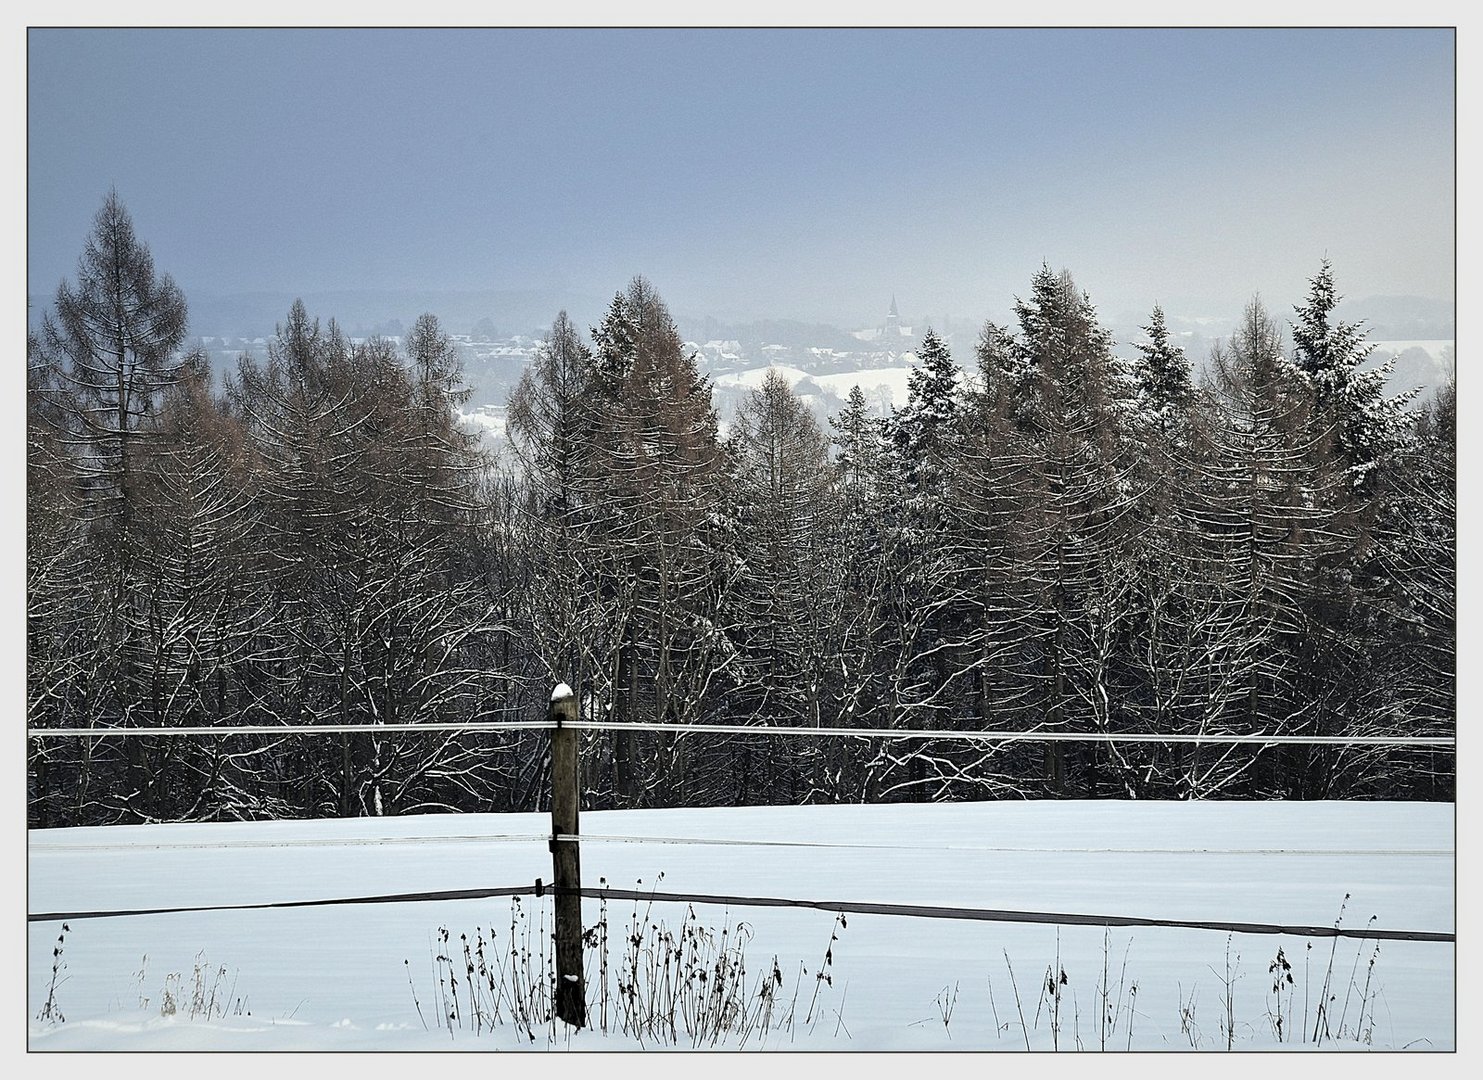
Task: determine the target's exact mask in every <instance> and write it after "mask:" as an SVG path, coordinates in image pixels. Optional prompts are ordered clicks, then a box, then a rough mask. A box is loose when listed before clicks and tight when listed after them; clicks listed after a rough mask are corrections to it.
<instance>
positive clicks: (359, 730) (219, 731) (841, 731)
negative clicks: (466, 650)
mask: <svg viewBox="0 0 1483 1080" xmlns="http://www.w3.org/2000/svg"><path fill="white" fill-rule="evenodd" d="M566 726H567V727H568V728H575V729H577V730H580V731H666V732H672V733H675V734H680V735H698V734H702V733H710V734H722V735H782V736H794V737H804V738H853V739H861V738H863V739H931V740H935V741H939V742H974V743H984V742H988V743H1008V742H1082V743H1193V744H1197V745H1198V744H1205V745H1238V744H1246V745H1253V746H1391V747H1432V748H1448V747H1455V746H1456V745H1457V737H1456V736H1455V735H1436V736H1431V735H1231V734H1208V735H1175V734H1166V735H1158V734H1151V733H1147V732H1110V731H935V730H933V729H931V728H849V727H780V726H776V725H767V724H670V723H658V722H654V723H643V722H626V723H617V722H608V721H602V720H578V721H575V722H571V723H568V724H567V725H566ZM555 729H556V725H555V724H553V723H551V722H550V721H547V720H530V721H519V720H512V721H488V722H479V721H469V722H466V723H427V724H258V725H224V726H221V727H91V728H75V727H74V728H27V729H26V737H27V738H30V739H55V738H102V739H113V738H146V737H149V738H158V737H172V736H218V737H225V736H229V735H294V736H301V735H344V734H366V735H384V734H389V733H392V732H407V733H416V732H432V731H455V732H467V733H478V732H486V731H554V730H555Z"/></svg>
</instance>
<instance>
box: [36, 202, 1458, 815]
mask: <svg viewBox="0 0 1483 1080" xmlns="http://www.w3.org/2000/svg"><path fill="white" fill-rule="evenodd" d="M1337 303H1338V296H1337V294H1336V292H1335V287H1334V281H1333V274H1332V271H1331V268H1330V267H1329V265H1328V264H1327V262H1324V263H1323V264H1321V265H1320V266H1319V267H1318V268H1317V271H1316V273H1315V275H1314V277H1313V278H1312V279H1311V282H1310V290H1309V292H1308V294H1307V296H1305V297H1303V298H1300V300H1299V302H1298V303H1297V304H1296V306H1295V307H1294V308H1293V309H1292V311H1293V314H1292V316H1291V317H1290V319H1289V320H1287V322H1286V326H1284V324H1283V323H1282V322H1279V321H1278V319H1277V318H1275V317H1274V316H1273V315H1272V314H1270V313H1269V312H1268V311H1267V310H1266V309H1265V308H1264V307H1263V305H1262V304H1261V303H1260V302H1259V301H1256V300H1253V301H1252V302H1251V303H1250V304H1249V305H1248V306H1247V308H1246V310H1245V312H1244V313H1243V315H1242V318H1241V321H1240V323H1239V327H1238V329H1237V330H1236V332H1235V333H1234V334H1232V335H1231V337H1230V338H1229V340H1224V341H1222V342H1220V343H1219V344H1218V345H1217V346H1216V347H1215V349H1214V351H1213V352H1212V354H1211V355H1210V356H1209V357H1208V358H1202V359H1208V363H1207V374H1205V375H1204V376H1202V377H1201V378H1200V379H1199V380H1198V381H1197V380H1195V378H1194V376H1193V375H1192V365H1191V361H1190V358H1189V357H1187V356H1185V355H1184V353H1183V352H1182V350H1181V349H1180V348H1179V347H1178V346H1177V345H1176V344H1175V343H1174V341H1173V340H1172V339H1171V335H1170V334H1169V332H1168V329H1167V327H1166V325H1165V322H1164V317H1163V314H1162V312H1161V311H1160V310H1159V309H1158V308H1157V307H1154V308H1153V310H1152V311H1151V313H1150V315H1149V318H1148V322H1147V325H1146V327H1145V328H1144V329H1145V333H1146V337H1145V338H1144V339H1143V340H1142V341H1140V342H1138V343H1136V344H1137V356H1136V358H1134V359H1131V360H1128V359H1121V358H1119V357H1117V356H1115V355H1114V350H1113V345H1114V343H1113V341H1112V338H1111V336H1110V334H1109V333H1108V331H1106V330H1105V329H1104V328H1103V327H1102V326H1101V325H1100V324H1099V322H1098V318H1097V315H1096V312H1095V310H1094V308H1093V306H1092V304H1091V302H1090V299H1089V298H1088V296H1087V295H1086V294H1085V293H1084V292H1082V291H1081V290H1080V289H1079V288H1078V287H1077V286H1076V284H1075V283H1074V281H1073V280H1072V278H1071V276H1070V274H1069V273H1067V272H1065V271H1061V272H1059V273H1058V272H1054V271H1052V270H1051V269H1050V268H1049V267H1048V266H1047V267H1042V268H1041V269H1040V270H1039V271H1038V272H1035V273H1034V274H1033V275H1032V276H1031V278H1030V282H1029V287H1028V290H1027V291H1026V293H1025V294H1024V296H1023V297H1022V298H1019V299H1017V300H1016V302H1015V304H1014V309H1013V310H1014V321H1013V324H1012V325H1005V326H999V325H994V324H993V323H989V324H986V325H985V326H984V327H983V330H982V333H981V334H980V336H979V339H978V342H977V345H976V348H975V349H974V353H973V355H972V356H971V357H968V358H966V359H965V358H955V357H954V356H952V355H951V353H950V351H949V349H948V347H947V346H946V345H945V344H944V342H943V341H942V340H941V339H940V338H939V337H938V335H937V334H935V333H934V332H933V331H932V330H928V331H927V332H926V333H925V334H924V335H923V336H922V338H921V339H920V344H919V346H918V348H917V349H916V353H917V356H918V363H917V367H916V370H915V372H914V373H913V375H912V377H911V382H910V388H909V396H908V399H907V400H906V402H905V403H904V405H902V406H901V407H899V408H896V409H893V410H891V411H890V413H889V415H886V416H881V415H878V414H877V413H875V412H874V411H873V410H872V409H870V408H869V407H868V406H867V403H866V399H865V397H864V395H862V394H861V393H860V392H859V391H858V390H856V391H855V392H854V393H853V394H852V395H851V396H850V399H849V401H848V403H847V405H846V407H845V408H844V409H843V410H841V411H840V412H839V413H838V415H836V416H834V417H832V418H830V420H829V423H828V425H827V428H826V427H824V426H821V425H820V423H819V422H818V421H817V420H815V419H814V417H813V415H812V414H811V413H810V411H809V410H808V408H807V407H806V406H804V405H803V404H802V403H801V402H800V400H799V399H798V398H797V397H796V396H795V394H794V392H793V391H792V390H791V389H790V387H789V384H788V383H787V381H786V380H785V379H783V378H782V377H781V376H778V375H776V374H772V375H769V376H768V377H767V379H766V380H765V381H764V382H763V383H762V385H761V386H760V387H758V388H757V389H756V390H754V391H752V392H751V394H750V396H749V397H748V398H747V400H746V401H745V402H744V403H743V405H742V407H741V408H740V410H739V411H738V413H737V416H736V419H735V421H734V422H733V423H732V424H731V425H730V426H729V428H728V429H727V430H726V431H724V432H723V431H722V430H721V425H720V424H719V423H718V420H717V416H716V412H715V409H714V407H713V403H712V397H711V389H710V385H709V382H708V381H707V379H706V378H705V377H703V376H702V374H701V373H700V372H699V370H698V369H697V365H696V360H695V357H694V356H693V355H692V354H690V353H688V352H687V350H686V349H685V348H684V346H683V343H682V341H681V338H680V336H679V334H678V333H677V331H676V329H675V325H674V322H673V320H672V318H671V316H670V314H669V312H668V310H667V308H666V305H665V303H664V301H663V300H662V299H661V297H660V295H659V293H658V292H657V291H656V290H655V288H654V287H653V286H652V285H651V284H650V283H649V282H648V281H646V280H645V279H643V278H641V277H636V278H634V279H633V280H632V281H631V282H630V283H629V284H628V285H627V286H626V287H625V288H624V289H622V290H621V291H619V292H618V293H616V294H615V296H614V297H613V299H612V302H611V305H610V306H609V308H608V309H607V311H606V314H605V315H604V316H603V318H602V319H601V322H600V324H599V325H598V326H596V327H593V328H590V329H589V330H588V331H587V332H585V333H584V332H583V331H582V330H581V329H579V328H578V327H577V326H575V325H573V323H572V322H571V320H569V319H568V318H567V317H566V315H565V313H562V314H558V315H557V316H556V317H555V319H554V321H553V323H552V325H551V329H550V332H549V334H548V335H547V336H546V340H545V342H544V344H543V345H542V347H541V348H540V349H539V350H538V352H537V354H536V358H535V360H534V362H533V364H532V365H531V366H530V367H529V368H528V369H527V370H526V372H525V373H524V375H523V377H522V378H521V381H520V383H519V385H518V387H517V388H516V390H515V391H514V393H513V394H512V395H511V398H510V402H509V420H508V441H507V443H505V444H504V445H503V446H502V448H501V449H500V450H499V452H498V453H497V454H493V455H491V454H489V453H486V452H484V451H482V450H480V449H479V448H478V444H477V443H476V441H475V440H474V439H473V438H472V437H470V436H469V435H467V434H466V433H465V432H463V431H462V430H461V429H460V427H459V420H458V411H457V405H458V404H459V403H460V402H461V401H463V400H464V399H465V398H466V396H467V394H468V387H467V386H466V385H465V384H464V381H463V376H462V373H461V370H460V366H459V360H458V353H457V350H456V348H455V347H454V345H453V343H452V341H451V340H450V338H449V337H448V335H447V334H446V333H444V331H443V330H442V328H441V327H440V326H439V323H438V320H437V319H436V318H435V317H433V316H432V315H424V316H422V317H421V318H420V319H418V320H417V322H416V324H415V325H414V326H413V328H412V329H411V331H410V332H409V334H408V335H407V337H406V338H405V341H404V342H402V343H400V344H392V343H388V342H387V341H385V340H380V339H371V340H368V341H364V342H352V341H350V340H349V339H347V337H346V336H345V335H344V334H343V333H342V332H341V331H340V330H339V328H338V327H337V325H336V324H335V322H334V321H333V320H329V321H326V322H323V323H322V322H321V321H320V320H319V318H317V317H315V316H311V314H310V313H309V312H307V311H306V310H305V309H304V306H303V305H302V304H300V303H295V304H294V305H293V307H292V308H291V310H290V311H288V312H287V315H286V318H285V320H284V321H283V322H282V323H281V324H280V325H279V326H278V329H277V333H276V335H275V337H274V338H273V340H272V341H271V342H270V343H269V345H268V348H267V353H266V357H265V358H253V357H251V356H245V357H243V358H242V360H241V362H240V364H239V366H238V369H237V370H236V371H235V372H233V373H230V374H229V375H228V377H227V378H226V380H225V383H224V388H222V389H217V388H216V387H218V386H220V385H221V384H220V382H217V383H213V380H212V377H211V373H210V372H209V371H208V370H207V364H206V361H205V358H204V356H203V355H202V354H200V353H199V352H197V351H193V350H191V349H189V348H188V347H187V345H186V341H187V308H186V301H185V298H184V295H183V293H182V292H181V290H180V288H179V287H178V286H177V285H176V284H175V283H174V282H173V281H172V280H171V279H170V277H169V276H168V275H165V274H161V273H157V272H156V269H155V267H154V265H153V262H152V259H151V257H150V254H149V250H148V248H147V246H146V245H145V244H143V243H142V242H141V241H140V240H139V238H137V237H136V236H135V234H134V230H133V226H132V224H131V221H130V218H129V215H128V213H127V211H126V210H125V208H124V207H123V205H122V204H121V203H120V201H119V200H118V198H117V196H116V195H110V196H109V198H108V199H107V200H106V201H105V203H104V205H103V207H102V209H101V211H100V212H99V214H98V216H97V219H96V221H95V223H94V227H93V231H92V234H91V237H90V239H89V241H88V243H87V247H86V250H85V251H84V253H83V255H82V257H81V259H80V261H79V264H78V273H77V279H76V281H74V282H64V283H63V284H62V285H61V287H60V288H59V289H58V291H57V294H56V297H55V301H54V304H53V305H52V307H51V308H50V309H49V310H48V311H46V313H45V316H44V318H43V319H42V320H41V323H40V326H39V328H38V329H37V330H36V331H35V332H33V333H32V334H30V335H29V338H28V343H27V418H26V423H27V462H26V465H27V486H26V529H27V557H26V575H27V578H26V584H27V610H26V616H27V618H26V626H27V633H26V694H27V698H26V709H27V724H28V726H29V727H30V728H32V729H37V730H39V729H58V728H64V729H74V728H77V729H116V728H177V727H218V728H223V729H227V728H231V727H233V726H243V725H258V726H268V727H277V726H282V727H283V729H284V730H283V731H282V732H281V733H279V732H276V731H273V732H268V733H261V734H234V735H226V736H222V737H213V736H196V735H191V736H179V737H171V736H161V735H141V736H136V737H129V738H117V737H112V738H110V737H94V736H88V735H66V736H60V737H50V738H30V739H28V743H27V745H28V753H27V783H28V792H27V801H28V817H29V822H30V824H31V825H32V826H59V825H81V824H107V823H120V822H146V821H185V820H223V819H264V818H293V817H321V816H333V815H341V816H354V815H370V814H403V813H425V812H453V811H504V810H532V809H538V808H541V807H544V806H545V805H546V799H547V790H546V789H547V784H548V768H549V765H548V761H547V746H548V734H547V733H546V732H545V731H541V730H524V731H499V732H450V731H447V730H431V729H430V730H427V731H413V732H405V731H386V732H376V731H372V732H359V731H357V732H339V733H335V734H322V733H321V734H303V733H302V732H301V731H298V730H296V729H299V728H301V727H302V726H305V725H331V724H376V725H379V724H386V725H408V724H410V725H418V724H447V723H459V722H468V721H526V720H539V719H541V718H542V717H543V716H544V713H545V708H546V702H547V700H548V698H549V696H550V692H551V688H552V686H553V685H554V684H555V683H557V682H566V683H568V684H570V685H571V686H573V687H574V688H576V690H577V693H578V696H579V699H580V701H581V707H582V718H583V719H586V720H606V721H612V722H619V723H628V724H637V723H645V722H653V723H656V724H668V725H689V724H726V725H748V726H758V727H760V728H763V729H778V728H795V729H796V728H808V727H825V728H832V727H844V728H858V729H867V728H868V729H892V730H910V731H929V732H930V731H944V732H956V731H973V730H987V731H1012V732H1035V733H1042V734H1047V733H1050V734H1098V733H1114V734H1147V735H1176V736H1193V735H1200V736H1215V735H1233V734H1236V735H1257V736H1283V735H1321V736H1346V737H1358V736H1364V737H1372V736H1384V737H1398V736H1399V737H1406V736H1432V737H1436V736H1444V737H1450V736H1453V735H1454V734H1455V731H1456V678H1455V668H1456V606H1455V595H1456V593H1455V562H1456V487H1455V475H1456V441H1455V422H1456V389H1455V381H1454V383H1453V384H1451V385H1448V386H1445V387H1443V388H1441V389H1440V390H1439V391H1438V392H1437V394H1436V395H1435V396H1434V397H1432V398H1431V399H1429V400H1428V401H1427V402H1426V403H1425V404H1421V403H1419V402H1417V401H1413V400H1410V399H1409V398H1408V397H1407V396H1402V397H1400V398H1395V397H1387V396H1386V395H1385V392H1384V389H1383V384H1384V380H1385V376H1386V371H1385V367H1384V365H1378V366H1377V365H1372V364H1367V363H1365V361H1366V357H1367V355H1368V353H1369V351H1370V347H1369V346H1368V345H1367V344H1366V340H1365V333H1364V331H1363V329H1362V328H1361V327H1358V326H1355V325H1350V324H1346V323H1343V322H1339V321H1337V320H1336V319H1335V318H1334V316H1333V311H1334V308H1335V306H1336V304H1337ZM582 738H583V743H582V767H583V776H584V794H583V806H584V807H586V808H589V809H600V808H609V807H641V806H676V805H683V806H704V805H723V804H724V805H731V804H761V803H807V802H858V801H881V802H887V801H902V800H943V799H983V798H1164V799H1176V798H1177V799H1187V798H1208V797H1219V798H1292V799H1320V798H1399V799H1450V798H1453V796H1454V792H1455V757H1454V755H1453V753H1452V751H1451V750H1450V749H1447V748H1443V749H1436V748H1417V747H1414V746H1413V747H1405V746H1400V747H1398V746H1387V745H1377V744H1363V745H1361V744H1335V745H1323V746H1306V745H1287V746H1267V747H1260V746H1254V745H1242V744H1228V743H1221V742H1206V743H1201V744H1195V743H1191V742H1169V743H1160V742H1158V741H1149V742H1116V741H1113V742H1076V741H1038V742H1037V741H1008V742H1001V743H978V742H964V741H952V740H947V739H940V738H939V739H933V738H931V737H930V736H914V737H909V738H900V739H882V738H875V737H863V736H862V737H853V736H844V737H840V736H834V737H828V736H816V737H808V736H796V735H787V734H777V733H775V731H768V730H763V731H759V732H758V733H756V734H748V733H716V732H695V733H692V734H682V733H678V732H676V731H674V730H671V729H655V730H644V729H641V728H635V727H626V728H623V729H610V730H601V731H585V732H584V733H583V737H582Z"/></svg>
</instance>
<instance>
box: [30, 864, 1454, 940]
mask: <svg viewBox="0 0 1483 1080" xmlns="http://www.w3.org/2000/svg"><path fill="white" fill-rule="evenodd" d="M546 893H551V894H552V895H553V897H557V898H559V897H571V896H576V897H579V898H582V899H587V900H635V901H644V902H650V903H685V904H705V905H719V906H724V907H791V908H810V909H814V910H818V911H824V912H833V913H840V914H861V915H891V916H897V917H905V918H915V919H961V920H970V921H974V922H1009V923H1038V924H1042V925H1054V926H1151V927H1162V928H1168V929H1184V930H1222V931H1226V932H1229V933H1236V934H1266V935H1273V934H1276V935H1284V934H1285V935H1288V936H1292V937H1347V938H1358V939H1360V940H1370V941H1424V942H1437V943H1442V944H1456V942H1457V935H1456V934H1455V933H1442V932H1436V931H1429V930H1376V929H1370V928H1360V927H1346V926H1340V925H1338V924H1334V925H1329V926H1285V925H1281V924H1278V923H1248V922H1228V921H1224V920H1214V919H1189V920H1186V919H1157V918H1148V917H1144V916H1139V915H1086V914H1081V913H1076V912H1054V911H1012V910H1004V909H998V908H964V907H945V906H933V905H926V904H880V903H869V902H864V901H855V900H795V899H785V898H782V897H773V896H726V895H719V894H714V893H671V892H657V891H650V892H644V891H641V890H637V889H610V888H606V887H603V888H597V889H591V888H581V887H578V888H561V887H557V886H552V885H543V884H542V882H541V881H540V880H537V881H536V882H535V884H533V885H516V886H512V887H507V888H499V889H453V890H445V891H441V892H419V893H394V894H389V895H382V896H357V897H339V898H336V899H328V900H286V901H277V902H270V903H259V904H210V905H202V906H197V907H174V908H135V909H128V910H117V911H70V912H69V911H49V912H38V913H36V914H28V915H27V916H26V921H27V922H28V923H35V922H59V921H60V922H70V921H72V920H74V919H75V920H83V919H107V918H125V917H130V916H138V915H176V914H187V913H197V912H208V911H258V910H263V909H269V908H304V907H329V906H334V905H340V904H404V903H419V902H426V901H440V900H484V899H489V898H492V897H500V896H537V897H540V896H544V895H545V894H546Z"/></svg>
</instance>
